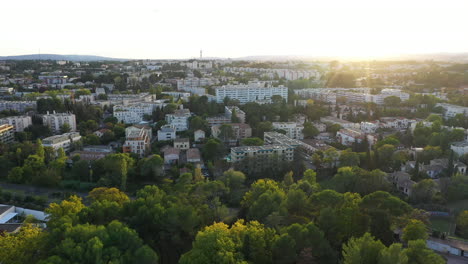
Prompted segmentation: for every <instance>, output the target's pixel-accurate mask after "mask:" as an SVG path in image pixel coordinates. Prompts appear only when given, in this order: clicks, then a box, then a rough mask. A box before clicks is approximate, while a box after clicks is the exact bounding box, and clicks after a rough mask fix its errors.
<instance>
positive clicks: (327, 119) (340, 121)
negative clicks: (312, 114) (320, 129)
mask: <svg viewBox="0 0 468 264" xmlns="http://www.w3.org/2000/svg"><path fill="white" fill-rule="evenodd" d="M320 122H322V123H329V124H332V125H335V124H337V125H340V126H341V127H342V128H349V129H359V128H360V126H361V125H360V124H359V123H353V122H349V121H347V120H344V119H340V118H337V117H334V116H325V117H321V118H320Z"/></svg>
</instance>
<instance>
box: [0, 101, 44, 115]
mask: <svg viewBox="0 0 468 264" xmlns="http://www.w3.org/2000/svg"><path fill="white" fill-rule="evenodd" d="M36 108H37V102H36V101H0V111H3V110H14V111H16V112H20V113H22V112H24V111H26V110H27V109H36Z"/></svg>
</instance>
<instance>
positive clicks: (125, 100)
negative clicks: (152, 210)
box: [107, 93, 156, 105]
mask: <svg viewBox="0 0 468 264" xmlns="http://www.w3.org/2000/svg"><path fill="white" fill-rule="evenodd" d="M107 100H108V101H109V102H110V103H111V104H113V105H118V104H121V105H128V104H134V103H150V102H153V101H154V100H156V95H154V94H149V93H139V94H108V95H107Z"/></svg>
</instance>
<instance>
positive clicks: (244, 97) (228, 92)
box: [216, 82, 288, 104]
mask: <svg viewBox="0 0 468 264" xmlns="http://www.w3.org/2000/svg"><path fill="white" fill-rule="evenodd" d="M274 95H279V96H281V97H282V98H283V99H285V100H286V101H287V100H288V88H287V87H285V86H283V85H280V86H277V87H273V86H271V85H270V84H266V83H262V82H258V83H249V84H237V85H224V86H221V87H218V88H216V102H218V103H222V102H224V98H226V97H227V98H230V99H232V100H238V101H239V102H240V103H241V104H245V103H248V102H258V103H271V97H272V96H274Z"/></svg>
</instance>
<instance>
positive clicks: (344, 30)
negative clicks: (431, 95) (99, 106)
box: [0, 0, 468, 59]
mask: <svg viewBox="0 0 468 264" xmlns="http://www.w3.org/2000/svg"><path fill="white" fill-rule="evenodd" d="M1 9H2V11H3V12H2V15H0V56H7V55H21V54H35V53H39V52H40V53H42V54H46V53H53V54H80V55H100V56H108V57H115V58H128V59H171V58H172V59H185V58H195V57H199V53H200V49H202V50H203V55H204V57H224V58H237V57H243V56H261V55H270V56H271V55H298V56H344V57H356V58H374V57H381V56H387V55H398V54H422V53H435V52H468V27H467V25H468V21H467V20H466V12H467V11H468V1H466V0H444V1H441V0H438V1H433V0H387V1H383V0H322V1H317V0H302V1H299V0H287V1H285V0H283V1H276V0H269V1H263V0H235V1H225V0H196V1H195V0H164V1H161V0H131V1H128V0H113V1H108V0H80V1H67V0H39V1H38V0H14V1H10V0H5V1H3V2H2V4H1Z"/></svg>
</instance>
